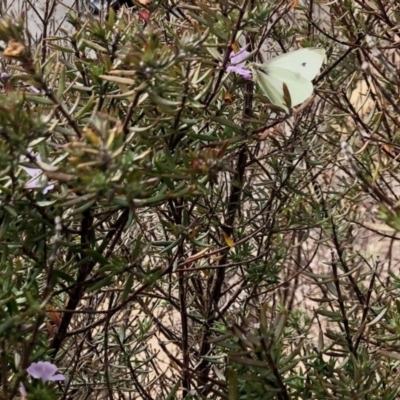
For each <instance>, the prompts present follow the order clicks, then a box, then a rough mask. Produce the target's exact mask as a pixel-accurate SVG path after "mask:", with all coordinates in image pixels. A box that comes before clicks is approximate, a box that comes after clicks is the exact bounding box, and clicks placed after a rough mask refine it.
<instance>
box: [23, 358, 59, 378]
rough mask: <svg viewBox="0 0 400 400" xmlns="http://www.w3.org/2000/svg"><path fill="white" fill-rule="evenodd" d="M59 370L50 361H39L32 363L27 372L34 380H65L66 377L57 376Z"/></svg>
mask: <svg viewBox="0 0 400 400" xmlns="http://www.w3.org/2000/svg"><path fill="white" fill-rule="evenodd" d="M57 370H58V368H57V367H56V366H55V365H54V364H52V363H50V362H48V361H39V362H37V363H32V364H31V365H30V366H29V368H28V369H27V370H26V371H27V372H28V374H29V375H30V376H31V377H32V378H35V379H41V380H42V381H43V382H47V381H63V380H65V376H64V375H62V374H55V373H56V372H57Z"/></svg>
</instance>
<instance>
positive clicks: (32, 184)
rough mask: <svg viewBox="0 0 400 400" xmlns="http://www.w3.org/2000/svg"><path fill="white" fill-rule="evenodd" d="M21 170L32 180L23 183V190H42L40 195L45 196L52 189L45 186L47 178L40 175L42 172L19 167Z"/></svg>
mask: <svg viewBox="0 0 400 400" xmlns="http://www.w3.org/2000/svg"><path fill="white" fill-rule="evenodd" d="M21 168H22V169H23V170H24V171H25V172H26V173H27V174H28V175H30V176H31V177H32V179H31V180H30V181H29V182H27V183H25V185H24V187H25V189H42V193H43V194H46V193H47V192H49V191H50V190H52V189H54V185H48V184H47V178H46V177H45V176H43V175H41V174H42V170H41V169H38V168H28V167H24V166H22V165H21Z"/></svg>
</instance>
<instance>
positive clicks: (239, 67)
mask: <svg viewBox="0 0 400 400" xmlns="http://www.w3.org/2000/svg"><path fill="white" fill-rule="evenodd" d="M249 54H250V53H249V52H248V51H247V50H242V51H240V52H239V53H237V54H234V53H233V52H232V53H231V56H230V64H229V65H228V67H227V68H226V70H227V71H228V72H234V73H235V74H239V75H241V76H243V78H244V79H251V71H249V70H248V69H246V68H243V67H244V65H245V64H246V61H243V60H244V59H245V58H246V57H247V56H248V55H249Z"/></svg>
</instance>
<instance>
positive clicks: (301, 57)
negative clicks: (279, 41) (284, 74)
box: [264, 47, 325, 81]
mask: <svg viewBox="0 0 400 400" xmlns="http://www.w3.org/2000/svg"><path fill="white" fill-rule="evenodd" d="M324 60H325V50H324V49H317V48H314V47H308V48H305V49H300V50H296V51H291V52H290V53H285V54H282V55H280V56H278V57H274V58H271V59H270V60H268V61H267V62H265V63H264V65H265V66H268V67H278V68H284V69H286V70H289V71H292V72H294V73H296V74H299V75H301V76H302V77H303V78H305V79H308V80H309V81H311V80H313V79H314V78H315V77H316V75H317V74H318V72H319V70H320V69H321V66H322V63H323V62H324Z"/></svg>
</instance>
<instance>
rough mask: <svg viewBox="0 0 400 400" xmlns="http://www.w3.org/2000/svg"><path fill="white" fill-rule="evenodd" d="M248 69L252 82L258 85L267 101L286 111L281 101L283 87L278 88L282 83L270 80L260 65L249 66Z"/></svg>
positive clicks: (266, 71) (265, 70)
mask: <svg viewBox="0 0 400 400" xmlns="http://www.w3.org/2000/svg"><path fill="white" fill-rule="evenodd" d="M250 68H251V72H252V75H253V78H254V80H255V81H256V82H257V83H258V84H259V86H260V87H261V90H262V91H263V92H264V93H265V95H266V96H267V97H268V99H269V101H270V102H271V103H272V104H275V105H277V106H278V107H280V108H283V109H284V110H287V107H286V105H285V103H284V100H283V86H280V83H282V82H278V81H277V80H275V79H272V78H271V77H270V75H269V73H268V70H267V69H266V68H265V67H264V65H262V64H251V65H250Z"/></svg>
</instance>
